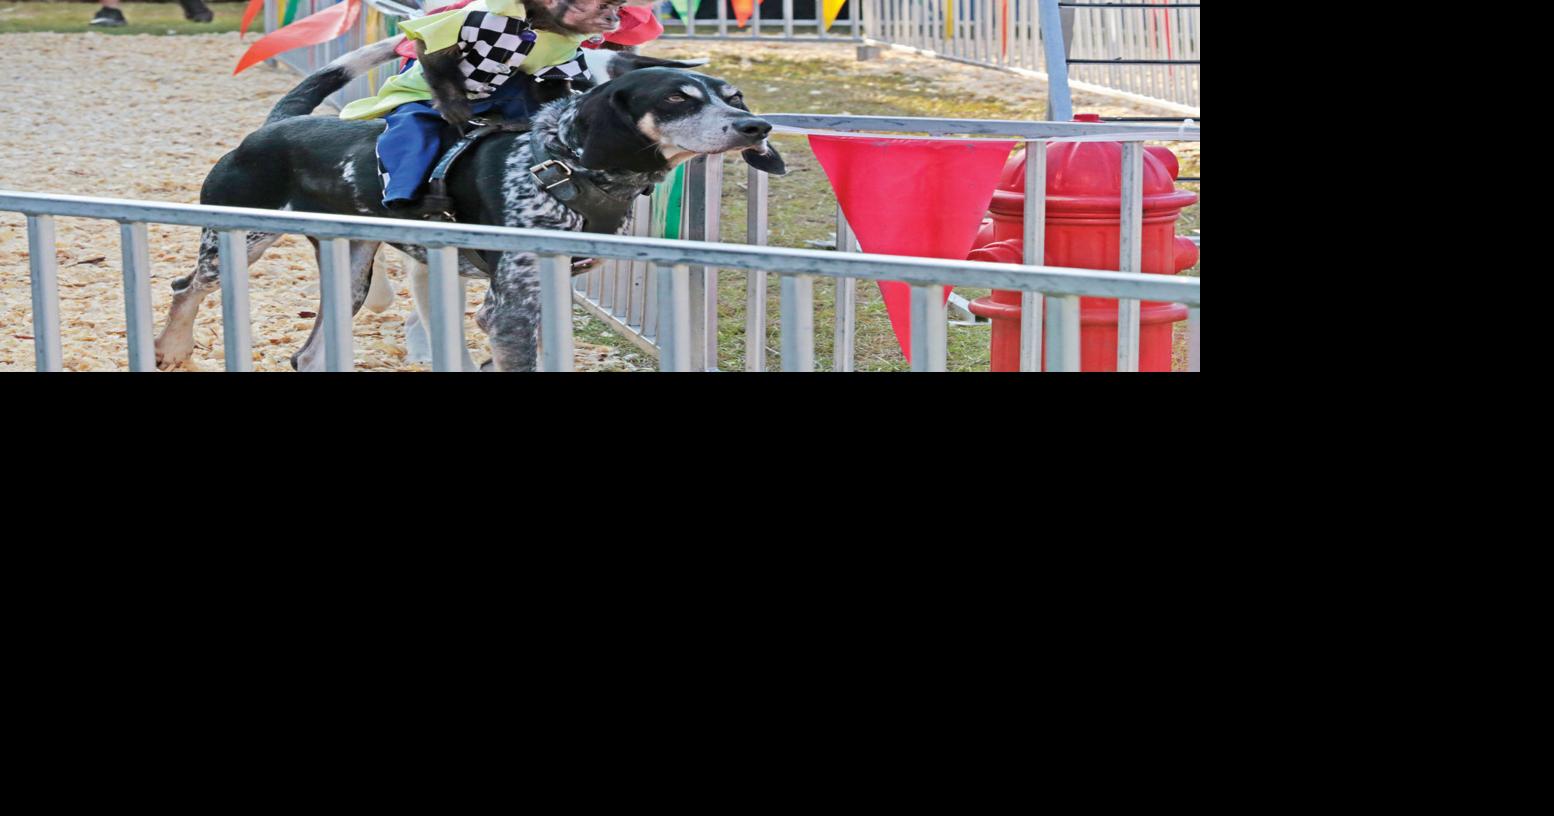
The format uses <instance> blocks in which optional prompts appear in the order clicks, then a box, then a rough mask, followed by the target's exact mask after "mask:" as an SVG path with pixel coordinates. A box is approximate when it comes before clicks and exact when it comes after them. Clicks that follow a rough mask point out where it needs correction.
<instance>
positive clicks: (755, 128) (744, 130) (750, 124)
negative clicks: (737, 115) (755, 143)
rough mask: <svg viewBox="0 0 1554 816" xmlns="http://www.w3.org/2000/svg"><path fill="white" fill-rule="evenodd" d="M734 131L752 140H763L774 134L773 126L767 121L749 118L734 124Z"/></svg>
mask: <svg viewBox="0 0 1554 816" xmlns="http://www.w3.org/2000/svg"><path fill="white" fill-rule="evenodd" d="M734 130H737V131H739V132H740V134H742V135H745V136H749V137H750V138H752V139H762V138H765V137H766V134H768V133H771V132H772V124H771V123H770V122H768V121H766V120H765V119H757V118H755V117H754V116H749V117H746V118H744V119H740V120H739V121H737V122H735V123H734Z"/></svg>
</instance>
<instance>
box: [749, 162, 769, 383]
mask: <svg viewBox="0 0 1554 816" xmlns="http://www.w3.org/2000/svg"><path fill="white" fill-rule="evenodd" d="M746 178H747V179H748V180H749V184H748V185H747V186H748V187H749V190H748V192H747V193H746V198H745V202H746V203H745V243H747V244H749V245H750V246H766V243H767V230H766V226H767V197H766V193H767V176H766V174H765V173H763V172H761V171H760V170H757V169H755V168H754V167H751V168H749V174H748V175H747V176H746ZM745 370H746V371H765V370H766V272H765V271H764V270H761V269H751V270H749V271H747V272H745Z"/></svg>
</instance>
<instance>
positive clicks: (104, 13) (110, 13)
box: [87, 7, 128, 28]
mask: <svg viewBox="0 0 1554 816" xmlns="http://www.w3.org/2000/svg"><path fill="white" fill-rule="evenodd" d="M87 25H94V26H106V27H108V28H117V27H119V26H121V25H128V22H127V21H126V20H125V19H124V12H122V11H119V10H118V9H115V8H106V7H104V8H100V9H98V10H97V14H96V15H95V16H94V17H92V21H91V22H90V23H87Z"/></svg>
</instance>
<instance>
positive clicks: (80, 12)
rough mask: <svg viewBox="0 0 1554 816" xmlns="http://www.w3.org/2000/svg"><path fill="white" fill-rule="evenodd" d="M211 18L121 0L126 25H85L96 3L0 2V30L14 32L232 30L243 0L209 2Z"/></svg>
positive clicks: (165, 5) (260, 22)
mask: <svg viewBox="0 0 1554 816" xmlns="http://www.w3.org/2000/svg"><path fill="white" fill-rule="evenodd" d="M206 5H207V6H210V10H211V13H212V14H214V15H215V19H214V20H212V21H210V22H208V23H196V22H191V21H189V20H185V19H184V18H183V6H181V5H179V4H177V3H133V2H131V3H123V4H122V5H120V6H119V11H122V12H124V19H125V21H126V22H127V23H128V24H127V25H124V26H121V27H118V28H108V27H105V26H94V25H88V24H87V23H88V22H90V21H91V19H92V15H94V14H96V13H97V8H98V6H97V4H96V3H15V2H0V34H18V33H28V32H37V31H53V32H62V33H74V34H79V33H82V32H86V31H94V32H97V33H100V34H219V33H222V32H226V31H236V30H237V29H238V25H239V24H241V23H242V21H243V9H244V8H246V7H247V5H248V4H247V3H240V2H233V3H211V2H207V3H206ZM263 28H264V21H263V20H262V19H256V20H255V22H254V25H253V26H251V27H250V28H249V32H250V33H253V32H254V31H255V29H258V30H259V33H261V34H262V33H263Z"/></svg>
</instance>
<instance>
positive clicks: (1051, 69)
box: [1040, 0, 1074, 122]
mask: <svg viewBox="0 0 1554 816" xmlns="http://www.w3.org/2000/svg"><path fill="white" fill-rule="evenodd" d="M1040 2H1041V50H1042V52H1043V54H1044V55H1045V56H1046V58H1047V119H1048V120H1049V121H1053V122H1067V121H1069V120H1071V119H1073V118H1074V100H1073V96H1072V95H1071V92H1070V91H1069V88H1068V55H1067V54H1066V53H1065V52H1064V49H1062V48H1053V47H1052V45H1053V43H1056V42H1058V41H1059V40H1061V39H1063V18H1062V15H1061V14H1060V13H1059V9H1058V0H1040Z"/></svg>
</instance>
